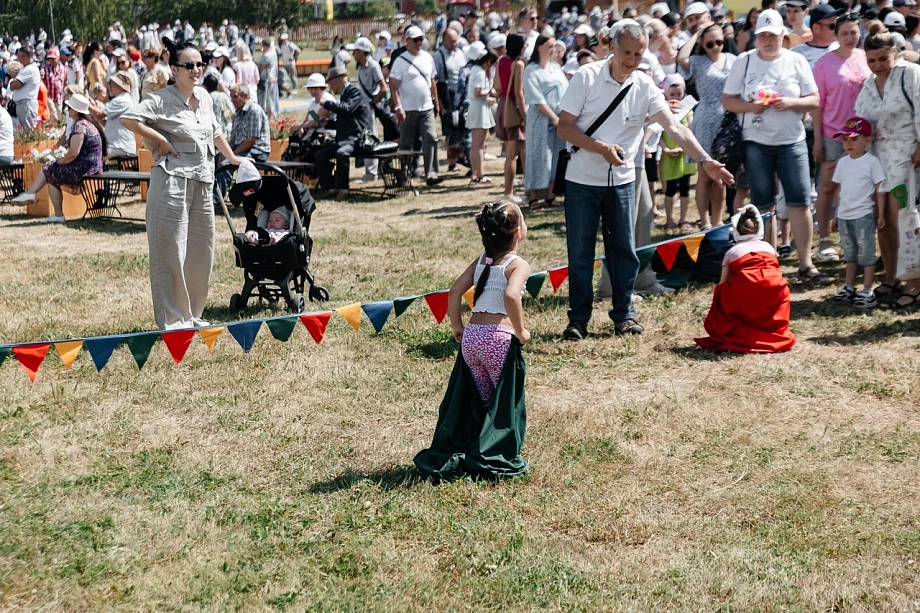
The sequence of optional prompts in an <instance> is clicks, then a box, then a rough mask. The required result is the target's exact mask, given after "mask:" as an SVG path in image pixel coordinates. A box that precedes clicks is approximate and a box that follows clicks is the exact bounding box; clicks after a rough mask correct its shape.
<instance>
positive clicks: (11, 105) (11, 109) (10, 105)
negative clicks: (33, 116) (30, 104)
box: [6, 100, 16, 117]
mask: <svg viewBox="0 0 920 613" xmlns="http://www.w3.org/2000/svg"><path fill="white" fill-rule="evenodd" d="M6 112H7V113H9V114H10V117H16V103H15V102H14V101H13V100H8V101H7V103H6Z"/></svg>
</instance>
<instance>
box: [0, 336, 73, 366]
mask: <svg viewBox="0 0 920 613" xmlns="http://www.w3.org/2000/svg"><path fill="white" fill-rule="evenodd" d="M82 348H83V341H64V342H61V343H55V344H54V350H55V351H57V353H58V355H59V356H61V361H62V362H63V363H64V370H70V368H71V367H72V366H73V363H74V360H76V359H77V354H79V353H80V349H82ZM2 363H3V360H2V359H0V364H2Z"/></svg>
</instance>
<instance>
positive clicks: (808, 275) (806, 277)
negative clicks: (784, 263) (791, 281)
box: [799, 266, 831, 287]
mask: <svg viewBox="0 0 920 613" xmlns="http://www.w3.org/2000/svg"><path fill="white" fill-rule="evenodd" d="M799 280H801V281H805V282H806V283H811V284H812V285H816V286H819V287H821V286H824V285H830V284H831V278H830V277H828V276H827V275H826V274H824V273H823V272H821V271H820V270H818V269H817V268H815V267H814V266H812V267H811V268H807V269H805V270H800V271H799Z"/></svg>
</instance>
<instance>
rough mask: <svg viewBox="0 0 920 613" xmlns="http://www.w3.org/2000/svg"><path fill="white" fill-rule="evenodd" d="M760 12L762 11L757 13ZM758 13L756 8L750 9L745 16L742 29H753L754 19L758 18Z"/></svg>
mask: <svg viewBox="0 0 920 613" xmlns="http://www.w3.org/2000/svg"><path fill="white" fill-rule="evenodd" d="M759 14H760V11H758V12H757V15H759ZM757 15H755V14H754V9H752V10H750V11H748V13H747V15H745V16H744V25H743V26H742V27H741V29H742V30H753V29H754V24H755V23H756V22H755V21H754V20H755V19H757Z"/></svg>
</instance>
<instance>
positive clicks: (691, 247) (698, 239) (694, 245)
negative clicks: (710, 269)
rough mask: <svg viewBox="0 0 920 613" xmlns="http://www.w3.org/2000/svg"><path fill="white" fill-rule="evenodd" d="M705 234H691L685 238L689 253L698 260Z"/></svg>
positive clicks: (685, 245) (691, 257) (685, 247)
mask: <svg viewBox="0 0 920 613" xmlns="http://www.w3.org/2000/svg"><path fill="white" fill-rule="evenodd" d="M705 236H706V235H705V234H697V235H696V236H690V237H688V238H685V239H684V249H686V250H687V255H689V256H690V259H691V260H693V261H694V262H696V258H697V257H699V255H700V243H702V242H703V238H705Z"/></svg>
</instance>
